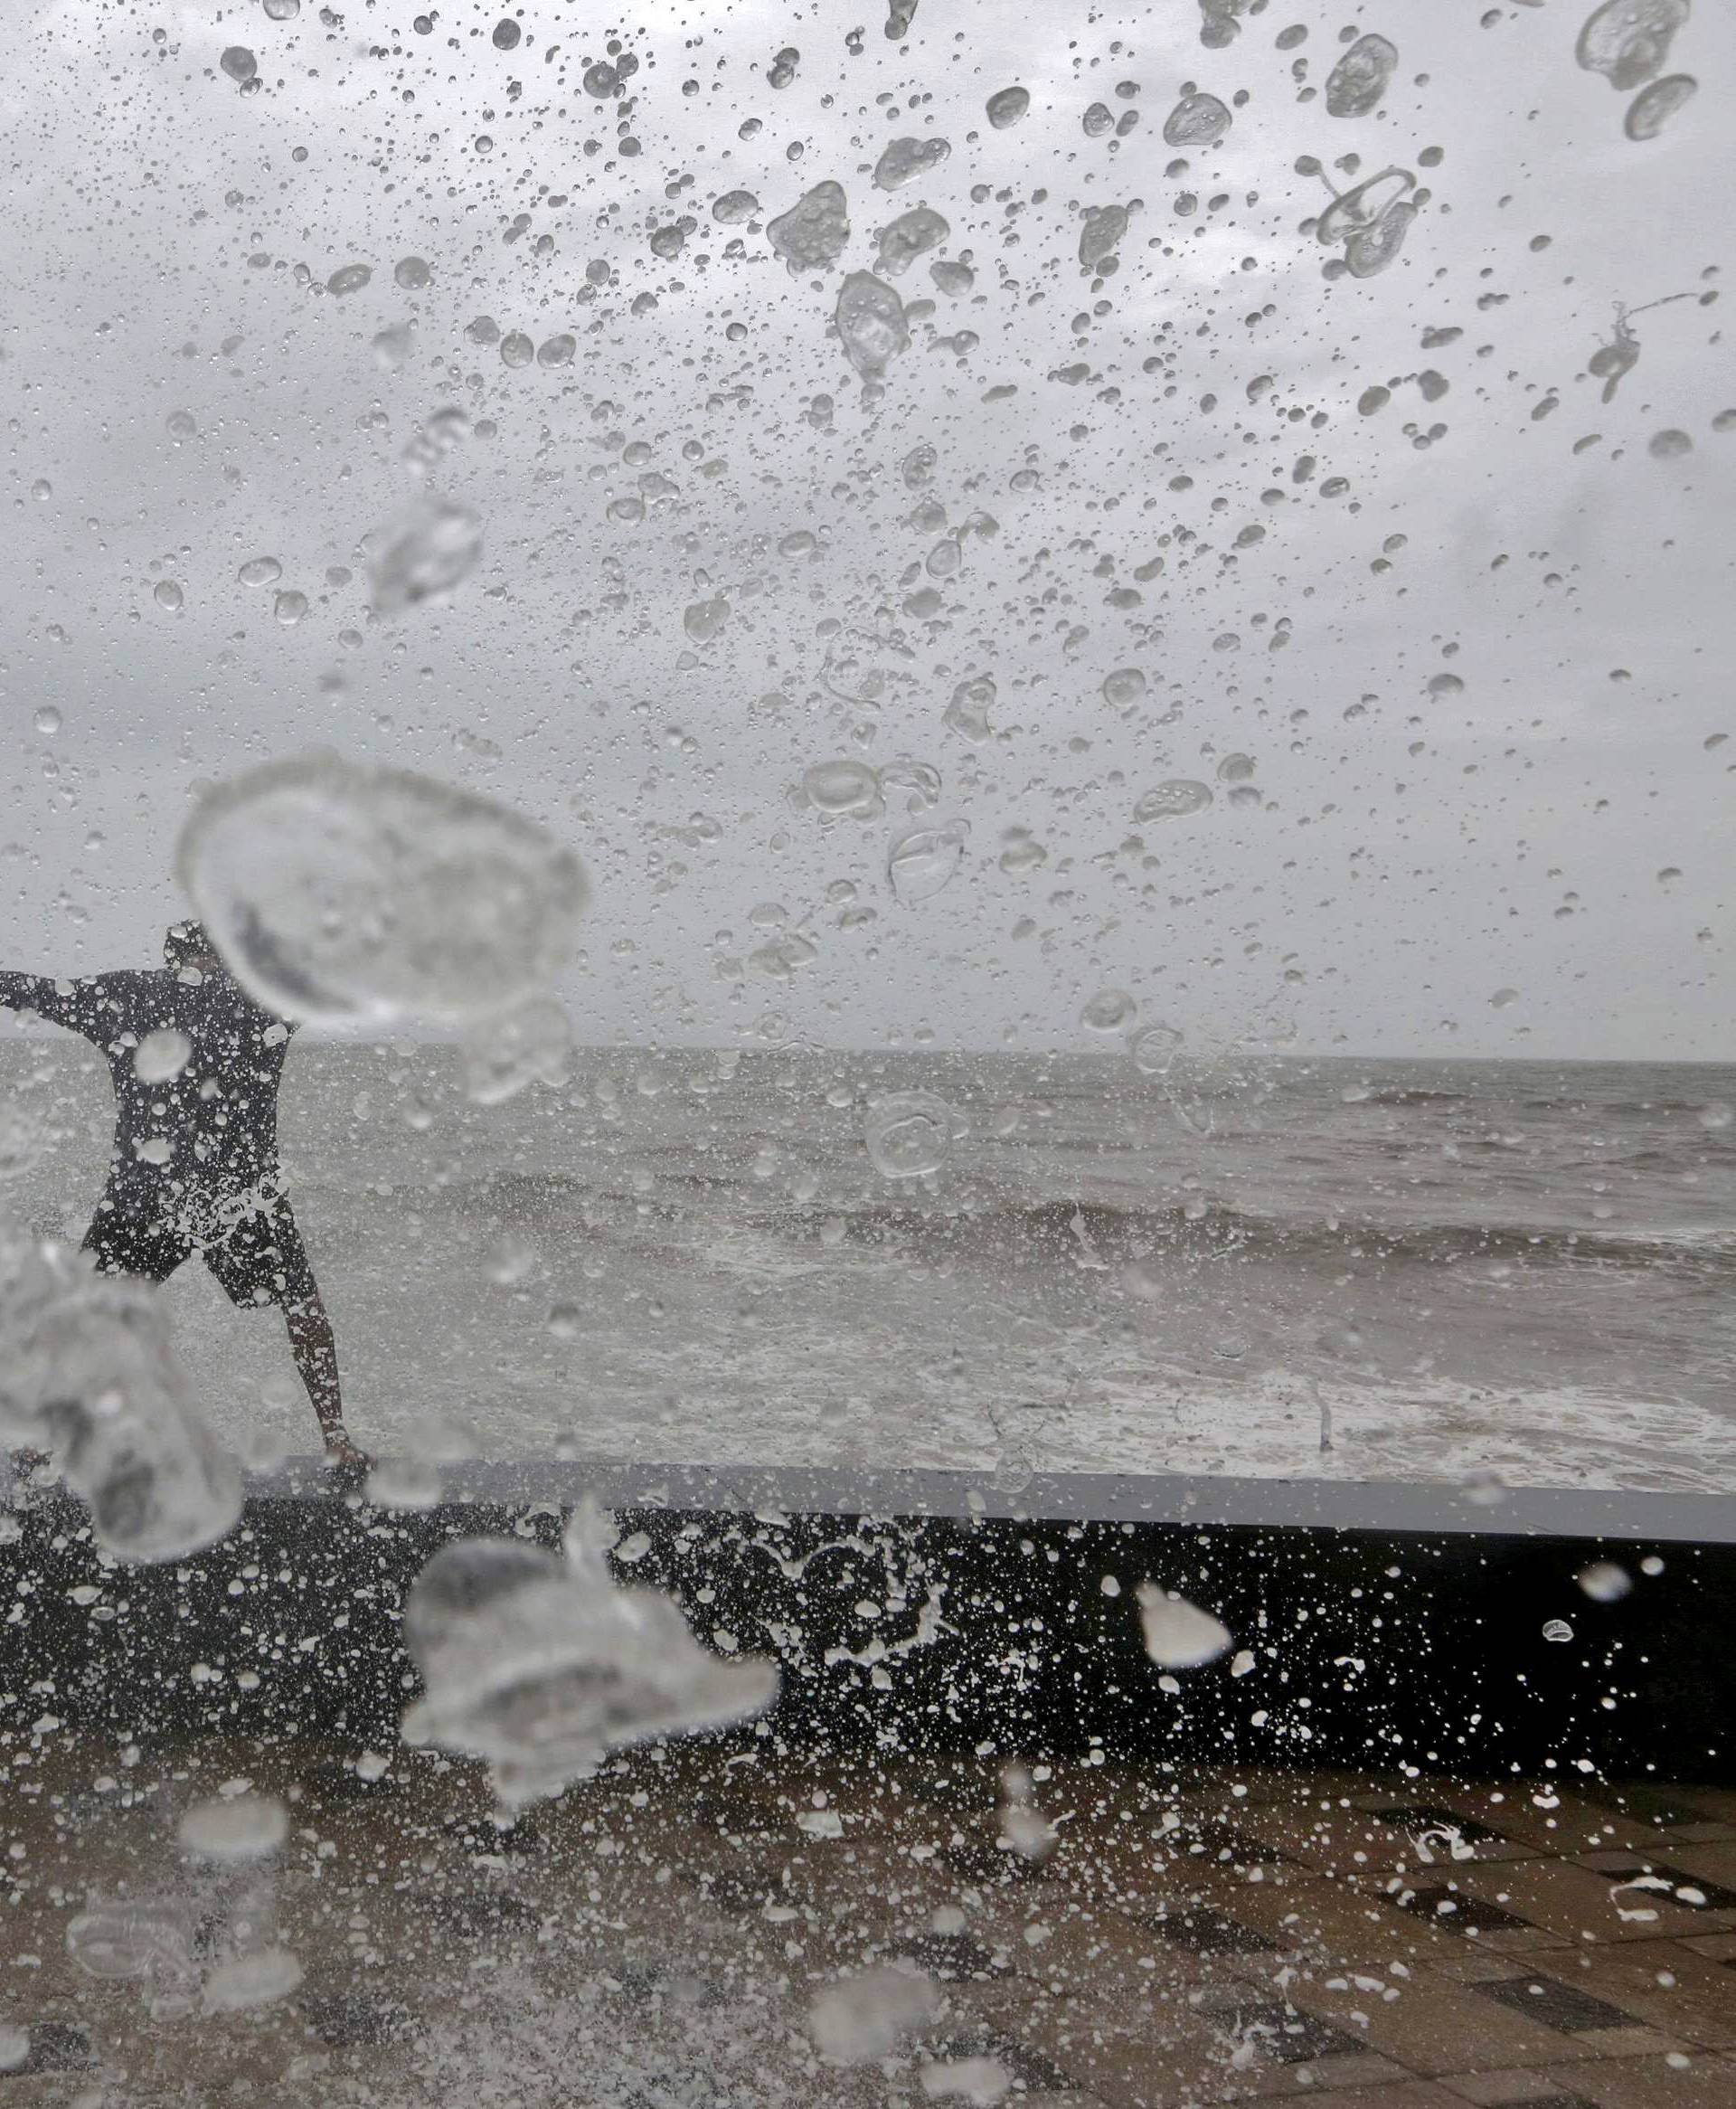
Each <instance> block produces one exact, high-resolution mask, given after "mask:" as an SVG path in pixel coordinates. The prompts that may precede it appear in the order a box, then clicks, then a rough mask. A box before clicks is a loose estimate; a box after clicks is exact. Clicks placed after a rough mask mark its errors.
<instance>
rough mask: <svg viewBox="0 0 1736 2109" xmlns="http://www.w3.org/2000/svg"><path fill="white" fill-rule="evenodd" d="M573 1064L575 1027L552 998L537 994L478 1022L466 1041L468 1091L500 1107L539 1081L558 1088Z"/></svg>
mask: <svg viewBox="0 0 1736 2109" xmlns="http://www.w3.org/2000/svg"><path fill="white" fill-rule="evenodd" d="M571 1067H572V1026H571V1022H570V1021H569V1019H568V1017H567V1014H566V1012H565V1011H564V1010H563V1009H562V1008H561V1005H560V1004H558V1003H557V1002H556V1001H555V1000H554V998H552V996H533V997H532V998H530V999H529V1000H528V1001H527V1002H524V1003H521V1004H517V1005H515V1006H514V1007H513V1008H512V1009H511V1010H509V1011H506V1012H505V1013H503V1014H502V1015H501V1016H500V1017H492V1018H485V1019H483V1020H482V1021H481V1022H480V1023H478V1024H477V1025H476V1026H473V1027H472V1029H471V1031H470V1033H469V1034H468V1036H467V1038H466V1040H465V1043H464V1080H465V1089H466V1090H467V1092H469V1094H470V1096H471V1097H472V1098H473V1099H475V1100H476V1102H477V1103H478V1104H479V1105H484V1106H498V1105H501V1104H503V1103H504V1102H505V1101H506V1100H507V1099H510V1098H514V1097H516V1096H517V1094H518V1093H519V1092H522V1091H524V1090H525V1089H526V1088H527V1087H528V1086H529V1085H531V1084H533V1083H546V1084H548V1085H550V1086H551V1087H552V1088H553V1089H558V1088H559V1087H560V1086H561V1085H562V1084H564V1083H566V1081H567V1079H568V1077H569V1075H570V1074H571Z"/></svg>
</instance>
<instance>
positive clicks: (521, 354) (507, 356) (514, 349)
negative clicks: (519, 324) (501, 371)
mask: <svg viewBox="0 0 1736 2109" xmlns="http://www.w3.org/2000/svg"><path fill="white" fill-rule="evenodd" d="M535 356H536V346H535V345H533V343H532V342H531V340H530V338H529V337H527V336H525V334H524V331H523V330H522V329H515V330H513V331H511V332H509V334H508V335H507V336H504V337H502V338H501V340H500V359H501V364H503V365H505V366H514V367H516V366H528V365H529V364H530V363H531V361H532V360H533V358H534V357H535Z"/></svg>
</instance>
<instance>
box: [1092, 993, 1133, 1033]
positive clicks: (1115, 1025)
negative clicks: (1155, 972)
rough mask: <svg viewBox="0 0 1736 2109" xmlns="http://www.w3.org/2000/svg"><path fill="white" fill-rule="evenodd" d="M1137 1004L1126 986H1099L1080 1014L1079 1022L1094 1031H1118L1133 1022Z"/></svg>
mask: <svg viewBox="0 0 1736 2109" xmlns="http://www.w3.org/2000/svg"><path fill="white" fill-rule="evenodd" d="M1136 1009H1137V1005H1136V1004H1135V1002H1134V1000H1133V998H1132V997H1130V996H1129V995H1128V994H1127V990H1126V989H1125V988H1099V990H1098V992H1097V994H1096V995H1095V996H1094V997H1092V998H1091V999H1090V1002H1089V1003H1088V1004H1087V1005H1086V1006H1085V1007H1084V1009H1083V1010H1082V1011H1080V1014H1079V1022H1080V1025H1082V1026H1085V1027H1086V1028H1087V1030H1088V1031H1090V1032H1093V1033H1118V1032H1121V1031H1122V1030H1123V1029H1124V1028H1125V1027H1126V1026H1129V1025H1131V1024H1132V1022H1133V1015H1134V1012H1135V1010H1136Z"/></svg>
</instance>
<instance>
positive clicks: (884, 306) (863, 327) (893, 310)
mask: <svg viewBox="0 0 1736 2109" xmlns="http://www.w3.org/2000/svg"><path fill="white" fill-rule="evenodd" d="M833 320H834V322H835V325H836V326H837V332H838V336H840V337H841V338H842V340H843V342H844V356H845V357H846V358H847V359H848V360H849V362H850V364H852V365H853V366H854V368H855V370H856V372H857V373H858V374H861V375H862V377H863V380H864V381H877V380H879V379H880V377H881V375H882V374H884V372H885V371H886V362H887V361H888V360H889V359H891V358H892V357H894V356H895V355H897V354H898V353H900V352H901V351H902V350H903V349H904V348H905V346H906V345H908V344H909V343H910V335H909V333H908V331H907V330H906V329H905V326H904V303H903V302H902V301H901V299H900V298H899V297H898V295H897V294H896V293H895V292H894V291H893V290H892V288H891V287H890V286H889V285H888V284H887V283H886V281H885V280H884V279H877V278H875V277H874V276H873V273H872V272H871V271H852V272H851V273H850V275H849V277H848V278H847V279H845V280H844V284H843V286H842V287H841V288H839V292H838V305H837V307H836V309H835V313H834V316H833Z"/></svg>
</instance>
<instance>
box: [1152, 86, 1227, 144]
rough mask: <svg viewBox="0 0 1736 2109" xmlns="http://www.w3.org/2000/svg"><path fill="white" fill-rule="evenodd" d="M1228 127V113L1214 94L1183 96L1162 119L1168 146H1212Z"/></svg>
mask: <svg viewBox="0 0 1736 2109" xmlns="http://www.w3.org/2000/svg"><path fill="white" fill-rule="evenodd" d="M1229 129H1230V112H1229V110H1228V109H1227V108H1226V107H1225V105H1224V104H1222V103H1221V102H1220V101H1219V100H1218V99H1217V97H1216V96H1215V95H1203V94H1194V95H1184V97H1183V98H1182V99H1181V100H1180V101H1179V102H1178V103H1177V104H1176V105H1175V109H1173V110H1171V111H1170V113H1169V115H1168V117H1166V118H1165V119H1164V141H1165V145H1166V146H1170V147H1215V146H1216V145H1217V143H1218V141H1219V140H1220V139H1222V137H1223V136H1224V134H1225V133H1226V132H1227V131H1228V130H1229Z"/></svg>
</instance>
